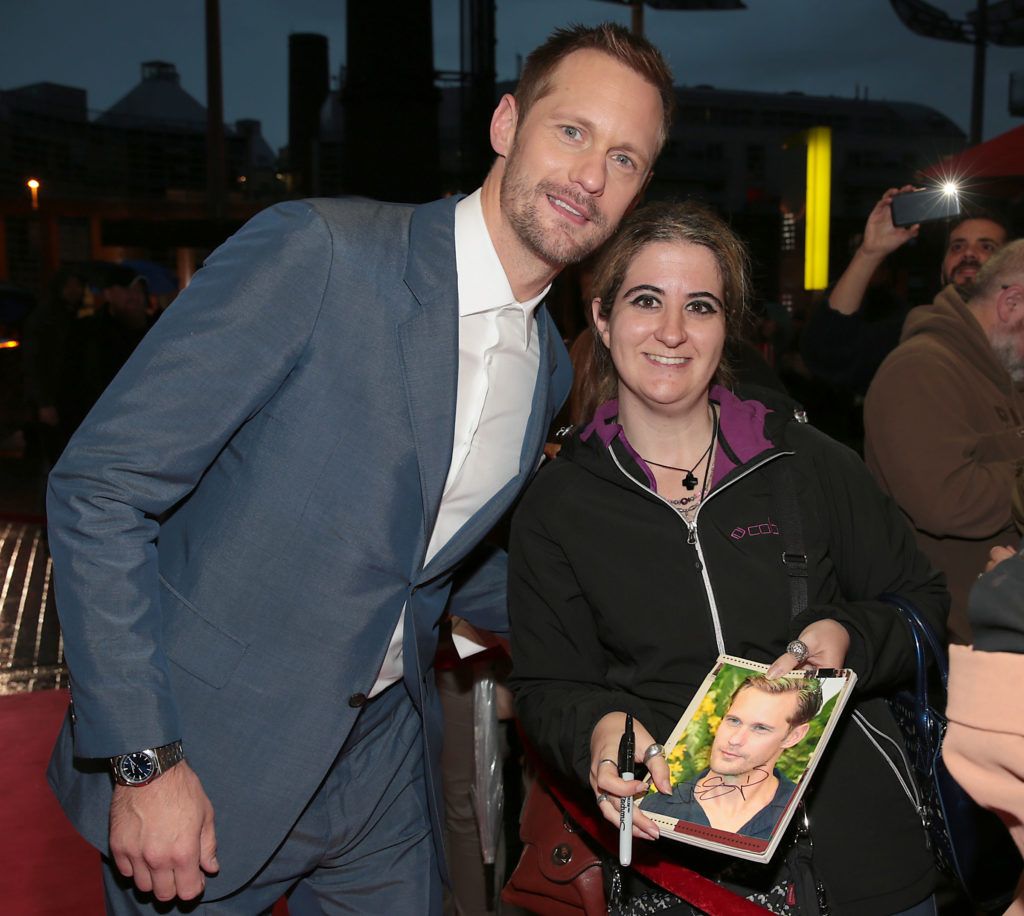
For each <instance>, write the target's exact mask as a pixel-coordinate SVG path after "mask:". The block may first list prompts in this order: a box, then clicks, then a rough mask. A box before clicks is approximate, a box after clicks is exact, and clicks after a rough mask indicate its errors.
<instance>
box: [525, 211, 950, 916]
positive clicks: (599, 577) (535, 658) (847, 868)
mask: <svg viewBox="0 0 1024 916" xmlns="http://www.w3.org/2000/svg"><path fill="white" fill-rule="evenodd" d="M747 274H748V270H747V258H746V252H745V250H744V247H743V244H742V242H740V240H739V239H738V238H737V237H736V236H735V235H734V234H733V233H732V231H731V230H730V229H729V228H728V226H726V225H725V224H724V223H723V222H722V221H721V220H720V219H719V218H718V217H716V216H715V215H714V214H712V213H710V212H709V211H707V210H705V209H703V208H701V207H699V206H696V205H693V204H653V205H649V206H647V207H645V208H643V209H642V210H639V211H637V212H635V213H634V214H632V215H631V216H630V217H629V218H628V219H627V220H626V221H625V222H624V223H623V226H622V228H621V229H620V231H619V234H618V235H617V236H616V237H615V239H614V240H613V241H612V242H611V244H610V245H609V247H608V248H606V250H605V252H604V254H603V256H602V258H601V261H600V262H599V264H598V265H597V268H596V271H595V277H594V286H593V289H594V296H595V298H594V300H593V310H594V323H595V333H596V334H597V336H598V338H599V345H598V347H597V350H598V352H599V356H601V357H603V369H600V370H599V371H603V373H604V382H605V384H606V386H607V389H606V390H607V394H608V395H609V397H610V398H614V399H611V400H608V401H607V402H606V403H604V404H603V406H602V407H600V408H599V409H598V411H597V413H596V414H595V416H594V418H593V420H592V421H591V422H590V423H589V425H587V426H586V428H585V429H583V430H581V431H577V433H576V434H575V435H574V436H573V437H572V439H571V440H570V441H569V442H568V443H567V444H565V445H564V446H563V448H562V451H561V454H560V455H559V457H558V458H557V459H556V460H555V461H553V462H552V463H551V464H550V465H549V466H548V467H546V468H544V469H543V470H542V471H541V473H540V474H539V475H538V477H537V479H536V481H535V482H534V483H533V485H532V486H531V488H530V490H529V491H528V492H527V494H526V496H525V497H524V499H523V501H522V503H521V505H520V507H519V509H518V510H517V513H516V516H515V518H514V521H513V527H512V540H511V547H510V577H509V601H510V609H511V615H512V656H513V677H512V681H511V683H512V686H513V688H514V690H515V691H516V701H517V707H518V711H519V714H520V717H521V720H522V723H523V725H524V727H525V729H526V732H527V735H528V736H529V738H530V740H531V742H532V743H533V744H534V745H535V747H536V748H537V750H538V751H539V752H540V753H541V754H542V756H543V757H544V758H545V760H546V761H547V763H548V764H549V765H550V766H552V767H554V768H555V769H556V770H557V771H559V772H561V773H562V774H564V775H567V776H573V777H575V778H576V779H577V780H579V781H580V782H581V783H582V784H583V785H585V786H589V788H590V789H591V790H592V792H593V795H594V796H595V798H596V799H597V800H596V801H595V804H598V805H599V807H600V809H601V811H602V813H603V814H604V816H605V817H606V818H607V819H608V820H609V821H612V822H613V823H617V822H618V811H619V804H618V802H619V798H620V797H623V796H625V795H627V794H632V793H635V792H636V791H638V790H639V789H640V788H641V786H640V784H639V783H638V782H636V781H633V782H626V781H623V780H621V779H619V778H618V774H617V772H616V769H615V767H614V765H610V764H609V763H608V761H609V760H614V759H615V758H616V756H617V753H616V752H617V747H618V742H619V738H620V737H621V735H622V732H623V727H624V720H625V715H626V714H627V713H629V714H631V715H632V716H633V717H634V722H635V726H634V727H635V730H636V734H637V739H636V744H637V756H638V759H640V758H641V757H642V755H643V753H644V750H645V749H646V748H647V747H648V746H649V745H651V744H653V743H655V742H663V741H665V740H666V739H667V737H668V735H669V733H670V732H671V730H672V728H673V726H674V725H675V723H676V721H677V720H678V718H679V716H680V715H681V714H682V711H683V709H684V708H685V707H686V706H687V704H688V703H689V701H690V699H691V698H692V697H693V694H694V692H695V690H696V689H697V687H698V686H699V684H700V683H701V681H702V680H703V678H704V676H705V675H706V673H707V672H708V670H709V669H710V668H711V666H712V664H713V663H714V661H715V659H716V657H717V656H718V655H719V654H725V653H727V654H730V655H735V656H740V657H743V658H749V659H753V660H756V661H760V662H763V663H766V664H771V665H772V670H771V671H770V672H769V675H770V676H778V675H779V674H782V673H784V672H785V671H788V670H790V669H792V668H793V667H795V666H797V665H798V664H802V665H803V666H806V667H843V666H848V667H850V668H853V669H854V670H855V671H856V672H857V675H858V683H857V687H856V692H855V695H854V702H853V703H851V707H852V708H850V709H848V710H847V712H846V713H845V715H844V720H843V721H842V722H841V723H840V725H839V727H838V729H837V731H836V733H835V735H834V737H833V739H832V742H831V744H830V746H829V748H828V749H827V750H826V754H825V756H824V758H823V760H822V763H821V765H820V767H819V769H818V770H817V773H816V775H815V778H814V781H813V783H812V784H811V786H810V788H809V790H808V796H807V799H806V801H807V804H808V809H809V812H810V819H811V831H812V836H813V842H814V867H815V871H816V877H817V879H818V880H820V881H821V882H822V883H823V884H824V885H825V888H826V891H827V894H828V900H829V904H830V906H831V912H832V913H833V914H835V916H848V914H849V916H886V914H897V913H904V912H908V911H909V912H913V913H915V914H917V913H918V912H921V913H930V912H934V910H933V903H932V898H931V893H932V890H933V885H934V877H935V876H934V869H933V865H932V858H931V854H930V852H929V850H928V848H927V846H926V840H925V833H924V830H923V828H922V825H921V822H920V819H919V817H918V814H917V812H916V810H915V808H914V806H913V804H912V803H911V801H910V799H909V798H908V796H907V794H906V790H905V787H904V785H903V784H901V781H902V780H906V779H907V776H906V775H905V772H902V771H901V774H900V776H897V775H896V771H897V770H902V767H901V765H897V763H895V762H894V761H899V752H898V750H897V747H898V745H897V744H896V742H898V740H899V738H898V733H897V731H896V728H895V723H894V722H893V720H892V718H891V716H890V714H889V712H888V708H887V706H886V703H885V699H884V698H885V697H886V696H888V695H889V694H891V693H892V692H893V691H894V690H895V689H896V688H898V687H900V686H904V685H905V684H906V683H907V681H908V679H909V676H910V674H911V672H912V670H913V654H912V651H911V647H910V636H909V633H908V632H907V631H906V630H905V629H904V626H903V624H902V623H901V621H900V619H899V618H898V616H897V615H896V613H895V611H894V610H893V609H892V608H891V607H890V606H889V605H886V604H883V603H881V602H879V601H878V600H876V598H877V596H878V595H880V594H883V593H886V592H890V593H897V594H899V595H901V596H903V597H904V598H906V599H908V600H910V601H912V602H913V603H915V604H916V605H917V606H918V608H919V609H920V610H921V611H922V612H923V613H924V614H925V615H926V616H927V618H928V619H929V620H930V622H931V623H932V624H933V625H934V626H935V628H936V630H937V631H938V632H939V633H940V634H941V633H943V622H944V620H945V618H946V612H947V608H948V596H947V594H946V592H945V588H944V584H943V580H942V578H941V576H940V575H939V574H938V573H936V572H935V571H934V570H932V569H931V568H930V566H929V564H928V562H927V560H926V559H925V558H924V556H923V555H922V554H920V553H919V552H918V550H917V548H916V546H915V543H914V539H913V535H912V533H911V532H910V530H909V528H908V527H907V525H906V523H905V521H904V520H903V518H902V516H901V514H900V512H899V510H898V509H897V508H896V506H895V505H894V504H893V503H892V502H891V501H890V500H889V499H888V498H887V497H885V496H884V495H883V494H882V493H881V492H880V491H879V490H878V488H877V487H876V486H875V484H874V483H873V481H872V480H871V478H870V477H869V476H868V474H867V472H866V470H865V468H864V466H863V464H862V463H861V461H860V460H859V458H858V457H857V456H856V455H855V454H854V453H853V452H851V451H849V450H848V449H846V448H844V447H843V446H840V445H838V444H837V443H835V442H833V441H832V440H830V439H828V438H827V437H826V436H824V435H822V434H821V433H819V432H818V431H816V430H815V429H813V428H812V427H810V426H808V425H806V424H805V423H801V422H798V420H797V419H796V418H795V417H794V412H793V410H792V405H789V406H788V407H781V406H780V404H781V402H778V401H777V402H776V403H773V404H768V403H765V402H763V401H762V400H757V399H752V398H745V397H742V396H740V395H737V394H736V393H734V392H732V391H731V390H729V388H728V387H727V384H728V382H729V373H728V367H727V366H725V365H723V364H722V350H723V346H724V344H725V341H726V338H727V337H732V336H735V335H737V334H738V332H739V328H740V326H741V324H742V320H743V315H744V309H745V307H746V297H747V285H748V281H747ZM599 362H600V361H599ZM780 472H781V475H782V476H780ZM780 481H783V483H780ZM783 502H786V503H788V505H784V504H783ZM794 508H795V511H797V513H798V516H797V517H798V518H799V520H800V527H802V529H803V531H802V535H803V537H802V543H803V551H802V552H803V553H805V554H806V576H804V575H803V572H804V571H803V569H802V568H801V564H796V565H795V566H793V567H792V568H790V569H787V568H786V566H785V565H784V563H783V553H784V551H785V549H786V548H785V547H784V544H785V543H786V535H787V534H790V532H786V531H785V530H784V529H785V527H786V526H785V523H784V522H783V521H782V519H783V518H786V517H791V516H790V511H789V510H792V509H794ZM790 559H791V560H792V558H790ZM791 572H792V573H795V574H796V576H797V578H799V579H800V580H801V582H803V583H805V584H806V600H803V599H801V598H800V597H799V594H800V586H798V587H797V591H796V592H794V591H793V589H792V588H791V582H790V575H789V573H791ZM794 640H797V641H799V642H802V643H803V644H804V648H805V649H806V657H804V658H803V659H802V660H801V659H800V658H798V657H797V656H798V655H799V654H802V653H801V651H800V650H801V647H800V646H796V647H795V649H796V651H797V655H794V654H789V653H787V651H786V650H787V646H790V645H791V643H792V642H793V641H794ZM648 766H649V768H650V771H651V774H652V777H653V779H654V782H655V785H656V786H657V787H658V788H659V790H660V791H662V792H671V785H670V782H669V777H668V768H667V765H666V764H665V761H664V758H663V757H660V756H655V757H654V758H652V759H651V760H649V761H648ZM598 796H601V797H600V798H598ZM634 825H635V829H634V835H635V836H637V837H641V838H644V837H646V838H649V839H651V838H656V837H657V835H658V834H657V828H656V827H655V826H654V825H653V824H652V823H651V822H650V821H649V820H648V819H647V818H645V817H644V816H643V814H642V813H641V812H637V813H636V816H635V820H634ZM663 845H665V846H672V847H677V848H673V849H671V850H665V853H666V855H673V856H675V857H676V858H677V859H678V861H680V862H681V863H682V864H683V865H687V866H688V867H691V868H694V869H696V870H698V871H701V872H703V873H705V874H708V873H711V874H715V873H716V872H717V869H719V868H721V867H723V866H724V864H725V860H724V859H723V858H722V857H717V856H713V855H711V854H705V853H702V852H700V851H697V850H693V849H691V848H689V847H686V846H682V845H680V844H663ZM781 858H782V856H776V858H775V860H773V862H774V865H773V864H769V865H768V866H764V867H763V869H764V870H765V874H764V875H763V876H762V877H766V879H767V880H766V881H765V886H766V887H768V886H770V885H771V882H772V878H773V875H774V873H773V872H772V871H771V869H773V868H774V867H775V866H776V865H777V860H779V859H781ZM918 906H920V907H921V909H918ZM685 911H686V912H689V910H685Z"/></svg>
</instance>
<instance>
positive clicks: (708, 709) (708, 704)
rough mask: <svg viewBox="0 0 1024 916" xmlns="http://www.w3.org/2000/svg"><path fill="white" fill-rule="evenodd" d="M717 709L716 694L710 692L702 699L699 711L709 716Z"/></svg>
mask: <svg viewBox="0 0 1024 916" xmlns="http://www.w3.org/2000/svg"><path fill="white" fill-rule="evenodd" d="M714 711H715V695H714V694H713V693H709V694H708V695H707V696H706V697H704V699H703V700H701V701H700V708H699V709H698V712H699V713H700V714H701V715H705V716H709V715H711V713H713V712H714Z"/></svg>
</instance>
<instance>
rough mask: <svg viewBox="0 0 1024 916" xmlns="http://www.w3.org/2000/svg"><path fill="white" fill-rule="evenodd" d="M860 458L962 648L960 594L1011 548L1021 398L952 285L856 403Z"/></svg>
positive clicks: (916, 320)
mask: <svg viewBox="0 0 1024 916" xmlns="http://www.w3.org/2000/svg"><path fill="white" fill-rule="evenodd" d="M864 427H865V442H864V453H865V458H866V460H867V464H868V467H869V468H870V469H871V472H872V473H873V474H874V475H875V477H876V479H877V480H878V482H879V484H880V485H881V487H882V489H883V490H885V491H886V492H888V493H889V494H890V495H891V496H892V497H893V499H895V500H896V502H897V503H898V504H899V506H900V508H901V509H902V510H903V511H904V513H906V515H907V516H908V517H909V519H910V522H911V524H912V525H913V526H914V528H915V530H916V531H917V539H918V543H919V544H920V546H921V549H922V550H923V551H924V552H925V554H927V555H928V557H929V559H930V560H931V561H932V563H934V564H935V565H936V566H937V567H938V568H939V569H941V570H942V571H943V572H944V573H945V574H946V577H947V579H948V582H949V590H950V593H951V595H952V599H953V601H952V606H951V610H950V621H949V625H950V638H951V640H952V641H953V642H959V643H969V642H970V626H969V624H968V622H967V614H966V608H967V592H968V589H969V588H970V586H971V584H972V583H973V582H974V581H975V579H976V578H977V576H978V574H979V573H980V572H981V571H982V569H984V567H985V563H986V560H987V558H988V552H989V549H990V548H991V547H994V546H996V545H1010V546H1013V545H1016V544H1017V543H1018V540H1019V536H1018V534H1017V532H1016V529H1015V528H1014V526H1013V522H1012V519H1011V515H1010V503H1011V494H1012V492H1013V488H1014V483H1015V474H1016V470H1017V467H1018V466H1019V465H1021V464H1022V463H1024V392H1022V386H1021V385H1015V384H1014V383H1013V381H1012V380H1011V379H1010V376H1009V374H1008V373H1007V371H1006V370H1005V369H1004V368H1003V366H1002V365H1001V364H1000V363H999V361H998V360H997V359H996V356H995V353H994V352H993V350H992V347H991V345H990V344H989V341H988V338H987V337H986V336H985V333H984V331H983V330H982V328H981V325H980V324H978V322H977V320H976V319H975V317H974V315H973V314H972V313H971V311H970V309H968V307H967V306H966V305H965V304H964V303H963V301H962V300H961V298H960V296H959V295H958V294H957V292H956V290H955V289H954V288H953V287H952V286H947V287H946V288H945V289H944V290H942V292H941V293H939V295H938V297H937V298H936V300H935V302H934V303H933V304H932V305H925V306H920V307H919V308H916V309H914V310H913V311H912V312H911V313H910V315H909V316H908V317H907V321H906V324H905V325H904V327H903V334H902V338H901V341H900V344H899V346H898V347H897V348H896V349H895V350H893V352H892V353H890V354H889V356H888V357H887V358H886V359H885V361H884V362H883V363H882V365H881V367H880V368H879V370H878V372H877V374H876V375H875V378H874V380H873V381H872V383H871V387H870V389H869V390H868V394H867V400H866V401H865V404H864Z"/></svg>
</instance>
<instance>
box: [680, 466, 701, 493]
mask: <svg viewBox="0 0 1024 916" xmlns="http://www.w3.org/2000/svg"><path fill="white" fill-rule="evenodd" d="M699 482H700V481H698V480H697V476H696V475H695V474H694V473H693V471H687V472H686V476H685V477H684V478H683V486H684V487H686V489H687V490H696V489H697V484H698V483H699Z"/></svg>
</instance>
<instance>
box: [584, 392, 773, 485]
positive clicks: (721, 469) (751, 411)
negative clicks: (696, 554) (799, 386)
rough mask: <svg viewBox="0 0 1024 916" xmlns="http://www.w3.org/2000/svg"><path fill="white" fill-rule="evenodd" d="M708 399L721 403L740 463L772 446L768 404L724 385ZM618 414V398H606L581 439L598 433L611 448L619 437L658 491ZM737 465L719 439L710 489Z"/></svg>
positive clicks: (722, 420) (723, 429)
mask: <svg viewBox="0 0 1024 916" xmlns="http://www.w3.org/2000/svg"><path fill="white" fill-rule="evenodd" d="M709 398H710V400H711V401H713V402H715V403H716V404H718V406H719V435H720V436H721V438H722V439H724V440H725V441H726V442H728V443H729V448H730V449H731V450H732V452H733V453H734V454H735V455H736V457H737V458H739V460H740V464H746V463H747V462H748V461H750V460H751V459H752V458H755V457H756V456H757V455H760V454H761V452H763V451H765V450H766V449H769V448H771V447H772V443H771V442H770V441H769V440H768V438H767V437H766V436H765V434H764V421H765V417H767V416H768V414H770V413H771V412H772V411H771V410H770V409H769V408H768V407H765V405H764V404H762V403H761V402H760V401H744V400H741V399H740V398H738V397H737V396H736V395H734V394H733V393H732V392H731V391H729V390H728V389H727V388H723V387H722V386H721V385H715V386H713V387H712V389H711V391H710V394H709ZM618 414H619V402H618V401H617V400H615V399H612V400H610V401H605V403H604V404H602V405H601V406H600V407H598V408H597V410H596V411H595V413H594V418H593V419H592V420H591V421H590V423H589V425H588V426H587V428H586V429H584V430H583V432H582V433H581V434H580V439H581V440H582V441H583V442H586V441H587V440H588V439H589V438H590V437H591V436H592V435H595V434H596V435H597V437H598V439H600V441H601V443H602V444H603V445H604V446H605V448H610V447H611V445H612V443H613V442H614V441H615V440H616V439H618V440H619V442H621V443H622V447H623V448H625V450H626V452H627V453H628V454H629V455H630V457H632V459H633V460H634V461H635V462H636V463H637V466H638V467H639V468H640V470H642V471H643V472H644V474H645V475H646V476H647V483H648V486H649V487H650V488H651V489H652V490H654V491H655V492H657V490H658V485H657V483H656V482H655V479H654V474H653V473H652V472H651V469H650V468H649V467H648V465H647V462H646V461H644V460H643V458H641V457H640V455H639V454H638V453H637V451H636V449H634V448H633V446H632V445H630V444H629V440H628V439H627V438H626V433H625V430H623V428H622V427H621V426H620V425H619V424H618V423H617V422H616V418H617V417H618ZM735 467H737V465H736V464H734V463H733V461H732V459H731V458H730V457H729V455H728V454H727V453H726V451H725V449H723V448H722V445H721V442H719V444H718V447H717V448H716V449H715V473H714V476H713V477H712V480H711V489H712V490H713V489H714V488H715V487H716V486H718V483H719V482H720V481H721V480H722V478H723V477H725V476H726V474H728V473H729V472H730V471H732V470H733V469H734V468H735Z"/></svg>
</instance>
